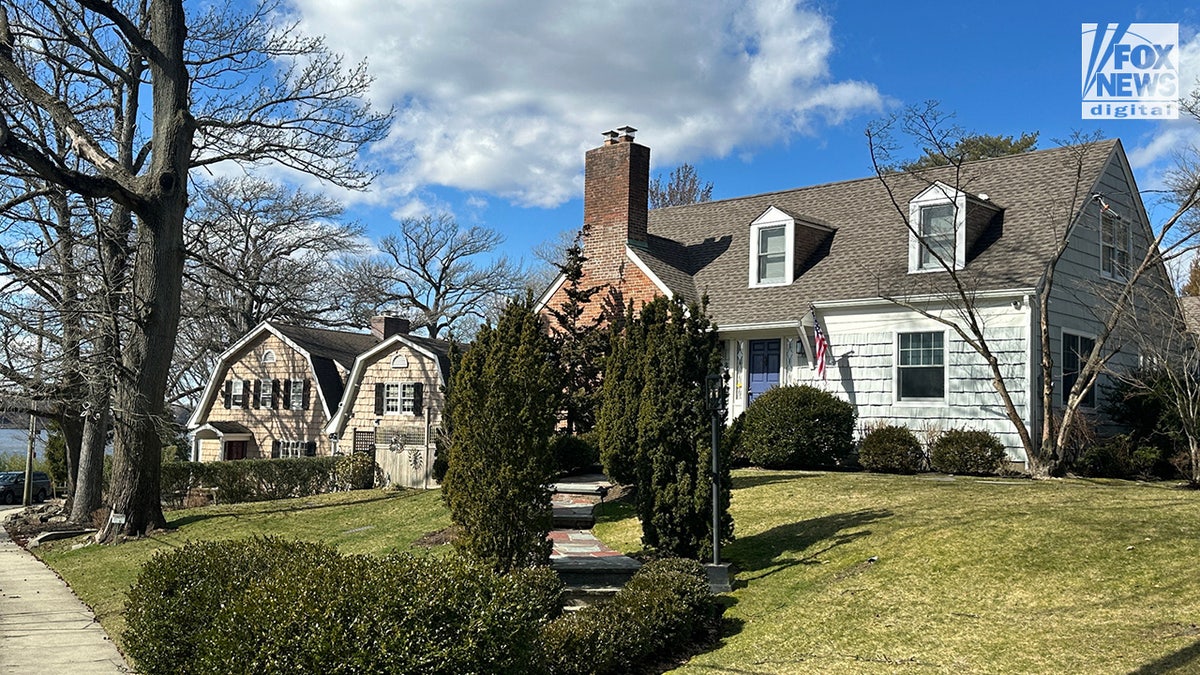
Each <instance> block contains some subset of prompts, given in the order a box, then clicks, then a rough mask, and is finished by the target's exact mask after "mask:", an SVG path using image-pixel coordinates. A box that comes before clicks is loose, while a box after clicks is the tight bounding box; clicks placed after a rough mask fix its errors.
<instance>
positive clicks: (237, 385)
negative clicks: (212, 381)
mask: <svg viewBox="0 0 1200 675" xmlns="http://www.w3.org/2000/svg"><path fill="white" fill-rule="evenodd" d="M229 405H230V406H231V407H234V408H243V407H245V405H246V388H245V380H233V382H232V383H230V385H229Z"/></svg>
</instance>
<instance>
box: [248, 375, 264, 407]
mask: <svg viewBox="0 0 1200 675" xmlns="http://www.w3.org/2000/svg"><path fill="white" fill-rule="evenodd" d="M261 396H262V380H255V381H254V402H253V403H251V404H250V407H252V408H261V407H262V406H260V405H259V400H260V397H261Z"/></svg>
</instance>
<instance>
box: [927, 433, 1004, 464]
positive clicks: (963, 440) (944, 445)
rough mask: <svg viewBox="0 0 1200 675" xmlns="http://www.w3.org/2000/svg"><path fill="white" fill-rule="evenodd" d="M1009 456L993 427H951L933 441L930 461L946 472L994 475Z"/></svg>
mask: <svg viewBox="0 0 1200 675" xmlns="http://www.w3.org/2000/svg"><path fill="white" fill-rule="evenodd" d="M1005 457H1007V453H1006V452H1005V451H1004V445H1003V444H1001V443H1000V439H998V438H996V435H995V434H993V433H991V432H989V431H981V430H969V429H950V430H948V431H946V432H944V433H943V434H942V435H941V436H939V437H938V439H937V440H936V441H934V442H933V447H932V448H930V450H929V465H930V467H931V468H932V469H933V470H934V471H941V472H942V473H957V474H975V475H990V474H995V473H998V472H999V471H1000V468H1001V462H1003V461H1004V459H1005Z"/></svg>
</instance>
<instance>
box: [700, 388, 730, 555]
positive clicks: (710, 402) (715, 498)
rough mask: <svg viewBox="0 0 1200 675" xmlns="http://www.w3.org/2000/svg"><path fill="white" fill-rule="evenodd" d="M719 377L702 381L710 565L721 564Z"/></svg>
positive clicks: (722, 396)
mask: <svg viewBox="0 0 1200 675" xmlns="http://www.w3.org/2000/svg"><path fill="white" fill-rule="evenodd" d="M723 384H724V383H723V382H722V378H721V375H720V374H718V373H712V374H710V375H709V376H708V377H707V378H706V379H705V381H704V385H705V386H704V402H705V407H706V408H708V412H709V414H710V415H711V416H712V564H713V565H720V564H721V454H720V447H719V446H720V434H721V418H722V417H724V416H725V387H724V386H723Z"/></svg>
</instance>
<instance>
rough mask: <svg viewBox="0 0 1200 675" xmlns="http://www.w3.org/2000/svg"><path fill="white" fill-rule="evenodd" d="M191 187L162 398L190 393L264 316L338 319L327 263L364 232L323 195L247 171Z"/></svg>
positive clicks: (332, 322) (310, 321)
mask: <svg viewBox="0 0 1200 675" xmlns="http://www.w3.org/2000/svg"><path fill="white" fill-rule="evenodd" d="M197 192H198V194H197V199H196V200H194V202H195V203H194V204H193V206H192V207H191V209H190V210H189V212H188V218H187V223H186V228H187V231H186V238H187V262H186V264H185V266H184V284H183V308H184V309H183V316H182V318H181V319H180V325H179V346H178V350H177V353H176V358H175V362H174V364H173V371H172V378H171V381H172V393H171V400H183V399H188V398H190V397H192V396H194V395H195V394H196V393H197V392H198V391H199V390H200V389H201V388H202V387H203V386H204V383H205V382H206V381H207V379H208V376H209V373H211V372H212V369H213V367H215V365H216V357H217V355H219V354H220V353H221V352H222V351H223V350H224V349H225V348H226V347H227V346H228V345H230V344H231V343H232V342H234V341H235V340H237V339H238V338H240V337H241V336H242V335H245V334H246V333H247V332H248V331H249V330H250V329H251V328H253V327H254V326H256V325H258V324H259V323H261V322H263V321H266V320H268V319H274V320H278V321H284V322H288V323H295V324H301V325H312V326H341V325H345V323H346V322H347V319H346V317H345V316H344V313H343V312H342V311H341V309H342V307H341V302H340V301H339V300H338V299H337V298H338V294H337V293H336V292H335V290H334V279H335V277H336V275H337V266H336V261H337V259H338V258H339V257H341V256H349V255H353V254H356V253H359V252H360V251H361V250H362V248H363V246H362V243H361V237H362V234H363V228H362V227H361V226H360V225H357V224H347V223H343V222H341V218H342V213H343V209H342V205H341V203H339V202H338V201H337V200H335V199H332V198H330V197H326V196H322V195H317V194H312V193H309V192H305V191H303V190H300V189H295V190H292V189H288V188H286V187H283V186H280V185H277V184H275V183H271V182H269V181H265V180H261V179H256V178H249V177H243V178H236V179H232V178H221V179H218V180H215V181H212V182H210V183H206V184H202V185H200V186H199V189H198V190H197Z"/></svg>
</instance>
